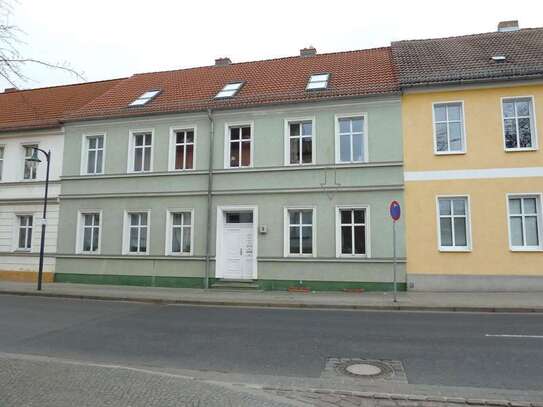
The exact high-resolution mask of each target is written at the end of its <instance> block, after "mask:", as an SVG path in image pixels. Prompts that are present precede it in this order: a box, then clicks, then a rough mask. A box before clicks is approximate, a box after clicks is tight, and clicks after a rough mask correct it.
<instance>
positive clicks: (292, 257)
mask: <svg viewBox="0 0 543 407" xmlns="http://www.w3.org/2000/svg"><path fill="white" fill-rule="evenodd" d="M284 257H285V258H290V259H299V258H312V257H317V255H316V254H313V253H311V254H287V255H285V256H284Z"/></svg>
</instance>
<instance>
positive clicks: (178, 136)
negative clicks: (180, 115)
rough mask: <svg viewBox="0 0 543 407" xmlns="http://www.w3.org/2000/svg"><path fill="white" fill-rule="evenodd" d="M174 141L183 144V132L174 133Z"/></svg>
mask: <svg viewBox="0 0 543 407" xmlns="http://www.w3.org/2000/svg"><path fill="white" fill-rule="evenodd" d="M175 143H176V144H183V143H185V132H184V131H179V132H177V133H175Z"/></svg>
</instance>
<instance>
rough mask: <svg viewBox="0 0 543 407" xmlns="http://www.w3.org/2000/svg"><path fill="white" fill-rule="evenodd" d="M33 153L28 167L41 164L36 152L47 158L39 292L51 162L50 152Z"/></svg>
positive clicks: (39, 277)
mask: <svg viewBox="0 0 543 407" xmlns="http://www.w3.org/2000/svg"><path fill="white" fill-rule="evenodd" d="M32 148H33V150H34V152H33V153H32V157H30V158H29V159H28V160H27V161H28V162H30V165H31V166H32V168H36V167H37V166H38V164H39V163H41V160H40V159H39V157H38V151H41V152H42V153H43V154H44V155H45V158H47V172H46V173H45V196H44V198H43V217H42V222H41V241H40V266H39V269H38V291H40V290H41V280H42V277H43V252H44V249H45V224H46V223H47V222H46V219H47V192H48V190H49V163H50V161H51V151H50V150H49V151H45V150H42V149H41V148H38V147H32Z"/></svg>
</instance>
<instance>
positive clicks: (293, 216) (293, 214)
mask: <svg viewBox="0 0 543 407" xmlns="http://www.w3.org/2000/svg"><path fill="white" fill-rule="evenodd" d="M289 217H290V224H291V225H296V224H298V223H300V211H289Z"/></svg>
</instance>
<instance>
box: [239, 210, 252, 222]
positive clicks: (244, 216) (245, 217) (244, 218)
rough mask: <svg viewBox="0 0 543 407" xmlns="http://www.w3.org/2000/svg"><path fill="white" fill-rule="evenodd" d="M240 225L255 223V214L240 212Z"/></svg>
mask: <svg viewBox="0 0 543 407" xmlns="http://www.w3.org/2000/svg"><path fill="white" fill-rule="evenodd" d="M239 221H240V223H253V212H240V214H239Z"/></svg>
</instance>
